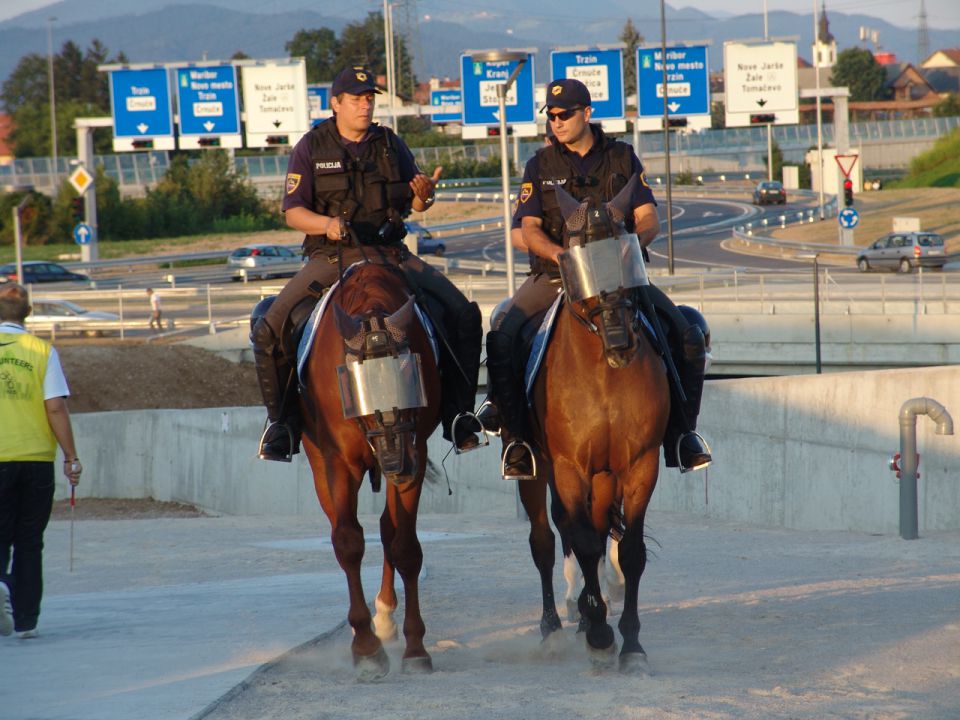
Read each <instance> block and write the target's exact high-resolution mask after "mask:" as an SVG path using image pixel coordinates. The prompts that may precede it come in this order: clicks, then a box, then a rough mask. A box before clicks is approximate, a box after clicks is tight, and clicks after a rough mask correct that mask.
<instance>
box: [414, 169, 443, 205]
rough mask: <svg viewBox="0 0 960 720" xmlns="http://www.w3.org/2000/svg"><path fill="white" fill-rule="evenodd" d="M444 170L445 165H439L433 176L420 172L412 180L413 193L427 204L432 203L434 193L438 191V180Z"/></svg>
mask: <svg viewBox="0 0 960 720" xmlns="http://www.w3.org/2000/svg"><path fill="white" fill-rule="evenodd" d="M442 172H443V166H442V165H437V167H436V168H434V171H433V177H427V176H426V175H424V174H423V173H418V174H417V175H415V176H414V178H413V180H411V181H410V189H411V190H413V194H414V195H416V196H417V197H418V198H420V200H421V201H422V202H424V203H426V204H428V205H429V204H430V201H431V199H432V198H433V194H434V193H435V192H436V188H437V181H438V180H440V173H442Z"/></svg>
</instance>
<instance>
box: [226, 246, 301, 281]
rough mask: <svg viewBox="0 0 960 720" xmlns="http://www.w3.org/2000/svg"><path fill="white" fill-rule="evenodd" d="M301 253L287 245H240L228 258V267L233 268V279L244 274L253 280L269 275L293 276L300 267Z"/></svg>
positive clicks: (264, 278) (265, 277)
mask: <svg viewBox="0 0 960 720" xmlns="http://www.w3.org/2000/svg"><path fill="white" fill-rule="evenodd" d="M300 264H301V259H300V254H299V253H296V252H294V251H293V250H291V249H290V248H289V247H287V246H286V245H270V244H267V243H256V244H254V245H244V246H243V247H238V248H237V249H236V250H234V251H233V252H232V253H230V257H228V258H227V267H229V268H231V269H233V271H234V273H233V279H234V280H239V279H240V278H242V277H243V276H244V275H246V276H247V278H248V279H250V280H252V279H255V278H260V279H261V280H266V279H267V278H269V277H285V276H289V277H292V276H293V275H296V274H297V270H299V269H300Z"/></svg>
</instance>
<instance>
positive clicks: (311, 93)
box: [307, 84, 330, 127]
mask: <svg viewBox="0 0 960 720" xmlns="http://www.w3.org/2000/svg"><path fill="white" fill-rule="evenodd" d="M307 106H308V108H309V110H310V127H316V126H317V125H319V124H320V123H322V122H323V121H324V118H323V117H320V113H321V112H324V113H325V112H326V111H327V110H329V109H330V85H317V84H310V85H307Z"/></svg>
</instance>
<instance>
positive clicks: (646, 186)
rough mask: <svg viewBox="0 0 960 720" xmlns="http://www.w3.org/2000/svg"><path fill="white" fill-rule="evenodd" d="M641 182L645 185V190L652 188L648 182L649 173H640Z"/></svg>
mask: <svg viewBox="0 0 960 720" xmlns="http://www.w3.org/2000/svg"><path fill="white" fill-rule="evenodd" d="M640 182H641V183H643V186H644V187H645V188H648V187H650V183H648V182H647V173H646V172H644V171H641V172H640Z"/></svg>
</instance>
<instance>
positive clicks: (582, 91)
mask: <svg viewBox="0 0 960 720" xmlns="http://www.w3.org/2000/svg"><path fill="white" fill-rule="evenodd" d="M589 105H590V91H589V90H587V86H586V85H584V84H583V83H582V82H580V81H579V80H574V79H573V78H564V79H562V80H554V81H553V82H552V83H550V84H549V85H547V104H546V106H545V107H543V108H541V110H540V112H543V111H544V110H548V109H550V108H561V109H562V110H572V109H573V108H585V107H588V106H589Z"/></svg>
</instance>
